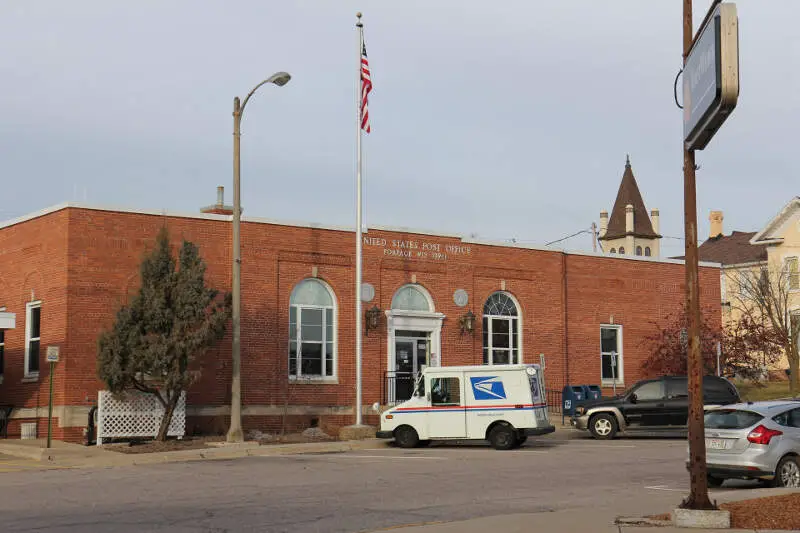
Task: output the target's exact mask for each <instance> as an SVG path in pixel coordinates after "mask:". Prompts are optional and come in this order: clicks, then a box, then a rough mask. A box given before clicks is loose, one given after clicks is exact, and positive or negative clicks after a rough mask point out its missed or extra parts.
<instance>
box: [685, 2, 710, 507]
mask: <svg viewBox="0 0 800 533" xmlns="http://www.w3.org/2000/svg"><path fill="white" fill-rule="evenodd" d="M693 39H694V31H693V29H692V0H683V64H684V67H685V66H686V59H687V58H688V56H689V51H690V50H691V48H692V41H693ZM695 169H696V166H695V160H694V150H689V149H687V148H686V145H685V144H684V149H683V204H684V207H683V210H684V226H685V228H684V229H685V237H686V255H685V257H686V260H685V269H686V308H687V309H688V314H689V316H688V319H689V339H688V340H689V353H688V354H687V355H688V374H689V375H688V378H689V379H688V381H689V424H688V425H689V476H690V492H689V497H688V498H686V499H685V500H684V501H683V503H682V507H684V508H686V509H713V508H714V506H713V505H711V502H710V501H709V499H708V479H707V477H706V474H707V469H706V443H705V428H704V423H703V363H702V359H701V357H700V283H699V279H698V270H699V269H698V257H697V190H696V186H695Z"/></svg>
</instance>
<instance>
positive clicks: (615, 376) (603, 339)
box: [600, 326, 624, 383]
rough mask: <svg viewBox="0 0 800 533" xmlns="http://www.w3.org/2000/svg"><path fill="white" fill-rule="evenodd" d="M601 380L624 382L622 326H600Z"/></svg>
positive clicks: (605, 381)
mask: <svg viewBox="0 0 800 533" xmlns="http://www.w3.org/2000/svg"><path fill="white" fill-rule="evenodd" d="M600 380H601V381H602V382H604V383H613V382H614V381H616V382H617V383H623V382H624V375H623V372H622V326H600Z"/></svg>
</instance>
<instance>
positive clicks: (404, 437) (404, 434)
mask: <svg viewBox="0 0 800 533" xmlns="http://www.w3.org/2000/svg"><path fill="white" fill-rule="evenodd" d="M394 441H395V443H397V445H398V446H400V447H401V448H414V447H416V446H417V444H419V435H418V434H417V430H416V429H414V428H412V427H411V426H400V427H399V428H397V429H395V430H394Z"/></svg>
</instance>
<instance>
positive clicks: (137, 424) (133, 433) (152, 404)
mask: <svg viewBox="0 0 800 533" xmlns="http://www.w3.org/2000/svg"><path fill="white" fill-rule="evenodd" d="M163 417H164V408H163V407H162V406H161V403H160V402H159V401H158V399H157V398H156V397H155V396H154V395H152V394H146V393H143V392H138V391H131V392H127V393H125V395H124V396H121V397H115V396H114V395H113V394H111V392H110V391H105V390H104V391H100V393H99V398H98V402H97V445H98V446H100V445H101V444H102V443H103V439H108V438H114V437H155V436H156V435H157V434H158V426H159V425H161V419H162V418H163ZM185 434H186V393H185V392H182V393H181V398H180V400H178V405H176V406H175V411H174V412H173V413H172V420H171V421H170V424H169V429H168V430H167V435H168V436H170V437H179V438H180V437H183V436H184V435H185Z"/></svg>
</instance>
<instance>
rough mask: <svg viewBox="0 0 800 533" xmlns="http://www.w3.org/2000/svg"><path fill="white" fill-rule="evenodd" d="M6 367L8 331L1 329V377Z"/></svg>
mask: <svg viewBox="0 0 800 533" xmlns="http://www.w3.org/2000/svg"><path fill="white" fill-rule="evenodd" d="M5 367H6V330H4V329H0V377H2V376H3V370H4V369H5Z"/></svg>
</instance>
